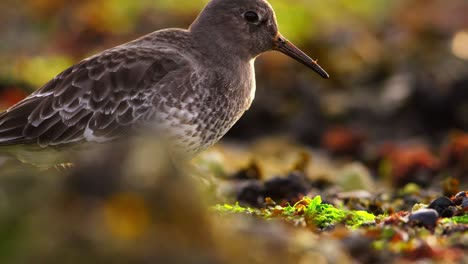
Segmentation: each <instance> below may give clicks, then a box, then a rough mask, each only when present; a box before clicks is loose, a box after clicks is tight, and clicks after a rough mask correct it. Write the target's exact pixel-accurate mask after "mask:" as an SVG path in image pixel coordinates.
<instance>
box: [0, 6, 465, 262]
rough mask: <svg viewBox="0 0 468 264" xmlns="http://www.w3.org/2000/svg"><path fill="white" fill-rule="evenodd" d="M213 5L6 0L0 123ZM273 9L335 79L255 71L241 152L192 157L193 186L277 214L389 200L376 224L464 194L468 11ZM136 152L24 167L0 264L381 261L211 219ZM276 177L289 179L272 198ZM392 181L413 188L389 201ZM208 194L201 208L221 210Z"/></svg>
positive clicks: (5, 183)
mask: <svg viewBox="0 0 468 264" xmlns="http://www.w3.org/2000/svg"><path fill="white" fill-rule="evenodd" d="M206 2H207V1H206V0H139V1H134V0H81V1H67V0H1V1H0V62H1V63H0V110H4V109H6V108H8V107H9V106H11V105H13V104H14V103H16V102H18V101H20V100H21V99H22V98H24V97H25V96H27V95H28V94H29V93H31V92H32V91H34V90H35V89H38V88H40V87H41V86H42V85H43V84H44V83H46V82H47V81H48V80H50V79H51V78H53V77H54V76H55V75H57V74H58V73H60V72H61V71H62V70H64V69H65V68H67V67H68V66H70V65H72V64H74V63H76V62H78V61H80V60H82V59H84V58H86V57H88V56H90V55H93V54H95V53H97V52H100V51H102V50H105V49H107V48H110V47H113V46H115V45H119V44H122V43H125V42H127V41H130V40H133V39H135V38H137V37H140V36H142V35H144V34H147V33H150V32H152V31H155V30H159V29H163V28H168V27H182V28H187V27H188V26H189V25H190V23H191V22H192V21H193V20H194V19H195V17H196V16H197V14H198V12H199V11H200V10H201V9H202V8H203V6H204V5H205V4H206ZM270 2H271V3H272V5H273V7H274V8H275V10H276V12H277V17H278V22H279V25H280V30H281V32H282V34H283V35H284V36H285V37H287V38H288V39H290V40H291V41H292V42H294V43H295V44H296V45H297V46H299V47H300V48H301V49H303V50H304V51H305V52H306V53H308V54H309V55H310V56H311V57H313V58H314V59H318V60H319V63H320V65H321V66H323V67H324V68H325V69H326V70H327V71H328V73H330V75H331V79H329V80H323V79H322V78H320V76H318V75H317V74H315V73H314V72H312V71H310V70H309V69H307V68H306V67H304V66H302V65H301V64H299V63H297V62H295V61H293V60H292V59H290V58H287V57H286V56H284V55H282V54H279V53H275V52H271V53H268V54H265V55H263V56H261V57H260V58H259V59H258V60H257V62H256V71H257V94H256V99H255V101H254V103H253V105H252V107H251V109H250V110H249V111H248V112H247V113H246V114H245V115H244V116H243V118H242V119H241V120H240V122H239V123H237V124H236V125H235V127H234V128H233V129H232V130H231V131H230V132H229V134H228V135H227V136H226V137H225V138H224V139H223V141H224V142H234V144H224V145H223V144H222V145H221V147H220V149H223V148H226V149H228V150H227V151H225V152H226V153H224V155H225V157H224V159H222V158H219V157H220V155H218V154H219V153H217V152H216V151H218V149H216V148H215V150H212V151H213V152H210V151H208V152H205V153H204V155H205V156H204V157H202V158H201V159H200V160H195V163H196V165H198V166H197V168H198V174H200V175H198V174H197V172H195V174H196V175H195V176H196V177H193V178H195V179H196V180H200V179H202V180H201V181H202V182H203V184H205V181H204V180H205V179H206V178H207V175H208V176H210V175H212V174H213V175H215V176H219V175H221V176H222V177H219V178H222V179H223V180H226V179H227V181H228V182H229V183H230V184H231V185H234V188H233V189H234V191H232V193H235V192H237V193H236V195H234V196H235V198H233V199H231V200H229V201H230V202H233V201H240V202H241V203H247V204H250V205H253V206H259V205H258V204H256V202H258V201H260V202H262V203H263V201H264V198H266V197H264V196H262V195H263V193H260V191H259V190H262V192H263V190H264V189H265V190H268V191H269V192H268V197H274V195H272V194H270V193H274V192H275V191H278V192H279V193H280V194H281V195H280V196H279V197H278V199H276V200H277V201H278V202H280V201H283V198H288V197H290V194H291V193H292V194H293V196H291V197H294V198H296V196H295V195H304V194H308V195H310V196H314V195H317V194H321V195H322V196H323V197H325V198H327V201H328V202H330V203H332V201H335V200H336V199H337V198H336V195H337V194H340V192H339V191H340V190H342V191H343V190H344V191H349V190H356V189H359V190H366V191H367V192H369V194H368V197H371V198H369V200H371V201H373V202H372V203H367V205H366V206H364V205H362V204H359V205H358V206H357V208H361V209H362V208H364V209H365V210H367V211H370V212H373V213H374V212H376V211H377V210H375V208H374V209H371V208H372V206H373V205H374V202H375V201H378V202H379V203H382V204H383V205H376V206H374V207H377V208H379V210H380V211H379V212H376V214H381V213H382V212H385V213H388V214H391V213H392V212H398V211H400V210H410V209H411V208H412V206H413V205H414V204H416V203H426V204H428V203H429V202H430V201H431V200H432V199H434V198H436V197H437V195H440V194H442V193H443V194H444V195H446V196H448V197H450V196H452V195H454V194H456V193H457V192H459V191H461V190H466V187H467V186H468V16H467V15H466V14H468V1H467V0H450V1H444V0H328V1H323V0H295V1H286V0H271V1H270ZM278 136H279V137H278ZM263 138H267V139H263ZM279 138H281V140H279ZM283 138H288V139H289V141H287V142H286V144H284V141H282V139H283ZM260 139H262V140H260ZM291 142H295V143H298V144H297V145H299V146H300V149H299V150H298V148H296V146H297V145H295V144H292V143H291ZM127 143H128V142H127ZM127 143H125V142H124V143H123V144H124V145H122V146H120V147H118V148H116V149H106V150H105V151H104V152H102V153H97V154H95V155H92V156H89V157H85V160H84V162H83V164H80V165H79V166H77V168H75V169H73V170H71V171H67V174H68V176H67V177H63V175H62V173H61V172H60V171H58V170H55V169H49V170H40V171H38V169H37V168H32V167H31V166H29V165H25V164H17V163H14V166H10V167H6V166H3V167H1V169H0V262H2V263H31V262H44V263H63V262H64V261H63V260H64V259H65V260H67V261H65V262H66V263H83V262H85V261H88V262H89V259H94V260H96V261H95V262H91V263H109V262H112V263H158V261H159V262H160V263H188V261H189V260H190V261H191V263H220V262H219V260H220V256H225V258H226V259H227V260H229V261H227V262H224V263H262V262H259V261H258V260H259V259H260V260H261V259H263V260H264V262H265V263H311V262H312V261H318V260H323V258H327V260H328V263H353V262H346V261H348V260H349V257H347V256H344V257H343V256H342V255H343V254H344V253H343V252H344V251H343V250H344V249H349V250H348V251H349V252H351V253H353V254H351V253H350V254H351V255H355V257H356V258H360V257H362V256H368V255H371V257H375V254H374V253H372V254H369V252H373V251H372V250H371V249H372V246H371V243H372V242H373V241H374V240H375V237H374V236H369V238H368V240H366V239H364V240H359V241H361V242H362V241H364V242H365V243H367V242H369V243H368V244H365V245H363V244H362V243H356V239H360V238H359V237H356V239H350V240H349V243H345V245H344V246H343V244H340V243H342V242H343V241H345V242H346V239H344V240H343V233H342V231H340V229H337V230H338V231H337V234H336V235H335V238H334V240H333V239H331V237H329V236H321V237H318V236H316V235H315V234H313V233H310V232H303V231H304V230H303V229H294V230H293V229H291V228H290V226H287V227H285V226H282V225H279V224H278V222H273V221H271V222H267V223H268V224H267V223H266V222H257V221H254V220H252V219H250V218H248V219H244V218H242V219H241V218H234V219H230V218H226V217H224V216H223V217H220V219H217V218H215V219H213V213H212V211H208V210H206V208H207V206H206V205H205V204H204V202H201V201H200V200H203V201H204V200H205V199H200V196H201V195H200V194H199V193H198V192H197V191H196V188H195V187H194V184H193V182H192V181H189V180H188V179H187V178H185V177H177V176H178V174H179V173H180V172H179V171H178V170H174V168H173V167H172V166H168V164H166V163H165V162H164V161H165V158H167V155H165V154H166V153H159V151H161V150H160V148H159V146H160V145H158V144H157V142H156V143H153V142H152V140H147V141H145V140H143V142H137V143H138V144H134V145H131V146H127V145H125V144H127ZM232 145H235V146H240V145H247V146H248V147H249V148H248V149H249V150H248V151H245V149H244V150H243V151H240V152H236V151H235V150H232V149H230V147H232ZM252 145H256V146H253V147H251V146H252ZM272 145H275V146H276V147H273V148H272V147H271V146H272ZM265 146H266V147H265ZM304 146H306V147H307V151H308V150H310V148H313V149H314V152H313V153H312V154H310V153H309V152H307V151H306V152H304V151H303V147H304ZM317 150H318V151H317ZM230 151H231V152H230ZM262 151H263V152H262ZM221 152H222V151H221ZM246 152H248V153H246ZM280 152H281V153H284V152H287V153H286V154H284V155H277V153H280ZM316 152H320V153H319V154H322V153H326V154H329V155H326V156H327V158H329V159H332V160H333V161H338V162H337V163H331V162H328V163H327V162H325V161H324V160H322V159H321V156H320V155H316V154H317V153H316ZM202 156H203V155H202ZM221 156H222V155H221ZM271 156H273V158H272V157H271ZM232 157H235V158H232ZM291 160H292V162H289V163H288V162H287V161H291ZM343 160H344V161H345V162H342V161H343ZM2 162H3V161H2ZM160 163H161V164H163V165H161V164H160ZM241 163H242V164H241ZM239 164H241V165H239ZM247 164H250V165H248V166H246V165H247ZM265 164H266V165H265ZM290 164H293V165H290ZM343 164H344V166H342V165H343ZM165 166H168V167H167V168H166V167H165ZM280 166H282V167H286V169H285V170H280V169H277V168H276V167H280ZM278 171H280V173H278ZM298 174H299V175H300V176H301V175H302V176H304V177H303V178H304V179H303V178H301V177H298V176H297V175H298ZM38 175H39V177H37V176H38ZM252 175H253V176H252ZM355 175H357V176H359V177H358V178H355V177H354V176H355ZM192 176H193V175H192ZM272 176H283V178H285V180H283V178H273V179H272V180H271V181H270V182H269V183H268V182H267V184H265V185H262V184H263V181H264V180H268V178H271V177H272ZM285 176H287V177H285ZM316 176H317V177H316ZM223 177H224V178H223ZM320 177H322V178H325V180H323V179H321V178H320ZM213 178H214V177H213ZM305 179H307V181H306V180H305ZM348 179H349V180H348ZM210 180H211V181H213V182H215V184H213V185H215V187H212V186H210V187H209V188H207V187H206V186H205V185H203V188H202V189H203V190H204V192H206V190H207V189H208V191H209V192H211V191H212V192H214V193H215V192H216V193H217V194H219V193H221V194H223V195H220V196H221V197H222V198H221V199H222V200H224V198H225V197H226V196H227V195H224V194H225V193H227V191H226V190H224V193H223V190H222V189H223V188H224V187H225V186H224V185H223V184H220V183H218V181H215V180H212V179H210ZM210 180H206V182H210ZM382 180H383V181H382ZM385 180H386V182H385ZM383 182H385V183H391V184H389V185H391V186H394V187H402V186H405V187H407V188H404V190H405V192H403V194H401V193H402V192H399V191H398V190H395V192H393V191H390V190H387V191H385V192H383V194H382V195H381V196H380V194H379V193H378V191H376V190H378V189H380V188H382V186H383V185H385V184H384V183H383ZM223 183H224V182H223ZM408 183H416V184H418V185H416V187H415V185H411V184H408ZM217 184H219V186H221V187H219V186H217ZM336 184H338V185H340V188H341V189H336V188H335V185H336ZM356 184H357V185H356ZM206 185H209V184H206ZM239 186H240V187H239ZM285 186H286V187H285ZM298 186H299V187H298ZM303 186H306V187H304V188H303ZM356 186H357V187H356ZM408 186H409V187H408ZM419 186H421V187H422V188H421V189H420V187H419ZM231 188H232V187H231ZM463 188H465V189H463ZM220 189H221V191H220ZM225 189H227V188H225ZM270 189H272V190H270ZM238 190H240V191H238ZM415 190H416V191H415ZM434 190H436V192H434ZM259 193H260V194H259ZM370 193H372V196H371V194H370ZM374 193H375V196H373V195H374ZM407 193H409V195H407ZM434 193H435V194H434ZM283 194H284V195H283ZM348 195H351V194H348ZM351 196H352V195H351ZM358 196H359V195H358ZM38 197H40V198H38ZM209 197H210V198H208V199H209V202H208V204H210V205H212V204H215V203H218V202H219V200H216V199H213V198H212V197H211V196H209ZM252 197H253V198H252ZM343 197H345V196H343ZM346 197H347V196H346ZM366 197H367V196H366ZM382 197H384V198H382ZM385 197H386V198H385ZM421 197H422V198H421ZM231 198H232V197H231ZM333 199H335V200H333ZM252 200H253V201H254V202H250V201H252ZM338 200H339V199H338ZM348 200H349V201H351V202H349V203H350V204H352V203H353V200H352V199H348ZM340 201H341V200H340ZM381 201H384V202H381ZM393 201H395V202H393ZM389 202H392V205H387V203H389ZM337 203H338V204H345V205H346V206H348V208H352V209H354V208H356V207H353V206H354V205H353V206H350V205H349V204H348V203H341V202H337ZM379 203H377V202H376V204H379ZM260 205H261V204H260ZM465 206H466V205H465ZM361 209H360V210H361ZM436 220H437V219H436ZM194 227H196V228H194ZM460 230H461V232H466V229H463V230H462V229H460ZM464 230H465V231H464ZM308 231H310V230H308ZM439 233H440V234H442V232H439ZM443 234H444V236H445V234H446V233H445V232H444V233H443ZM417 239H418V241H419V239H420V237H417ZM432 240H434V239H432ZM291 241H293V242H294V243H292V242H291ZM298 241H299V242H298ZM359 241H358V242H359ZM437 241H439V240H437ZM454 241H455V240H454ZM454 243H455V242H454ZM460 244H461V243H460ZM226 245H234V246H231V247H226ZM288 245H293V246H289V247H288ZM340 245H341V246H340ZM311 248H312V251H311ZM350 248H351V249H350ZM354 248H356V249H358V248H359V250H357V251H355V252H354V251H353V249H354ZM290 249H293V250H290ZM465 249H466V247H465ZM217 251H219V252H221V253H219V254H218V253H217ZM306 251H307V252H309V254H308V255H307V254H306V255H304V254H303V252H306ZM465 251H466V250H465ZM84 252H86V253H85V254H84ZM245 252H249V253H255V254H253V256H251V254H246V253H245ZM272 252H275V253H274V254H272ZM291 252H293V253H291ZM424 252H426V251H424ZM437 252H439V251H437ZM461 252H462V253H463V252H464V251H463V249H462V251H461ZM291 254H293V256H291ZM309 255H310V256H309ZM195 256H196V257H197V258H195V259H194V257H195ZM444 256H445V255H440V258H441V259H442V262H441V263H446V262H444V261H445V260H446V258H445V257H444ZM291 257H293V260H294V261H293V260H292V259H291ZM318 257H320V258H318ZM382 257H383V258H387V257H388V255H387V254H386V253H385V252H384V254H383V255H382ZM330 258H333V259H334V260H333V259H331V260H330ZM343 258H344V259H343ZM302 259H305V260H304V261H303V262H299V261H298V260H302ZM13 260H16V262H15V261H13ZM99 260H102V261H101V262H100V261H99ZM130 260H133V261H130ZM135 260H137V261H136V262H135ZM155 260H156V261H155ZM170 260H172V261H170ZM344 260H346V261H344ZM370 260H373V261H371V262H369V263H380V262H379V261H378V260H375V259H374V258H370ZM267 261H270V262H267ZM319 262H320V261H319ZM320 263H326V262H323V261H322V262H320ZM363 263H365V262H363Z"/></svg>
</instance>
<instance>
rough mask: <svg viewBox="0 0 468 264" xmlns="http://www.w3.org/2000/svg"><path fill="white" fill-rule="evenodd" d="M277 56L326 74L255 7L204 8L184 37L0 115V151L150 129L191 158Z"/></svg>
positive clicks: (247, 3)
mask: <svg viewBox="0 0 468 264" xmlns="http://www.w3.org/2000/svg"><path fill="white" fill-rule="evenodd" d="M274 49H276V50H279V51H281V52H283V53H286V54H287V55H289V56H291V57H293V58H294V59H296V60H299V61H300V62H302V63H304V64H305V65H307V66H308V67H310V68H312V69H314V70H315V71H316V72H318V73H319V74H320V75H322V76H323V77H328V75H327V74H326V73H325V72H324V71H323V70H322V69H321V68H320V66H318V65H317V64H316V63H315V62H314V61H313V60H311V59H310V58H309V57H307V56H306V55H305V54H304V53H302V52H301V51H300V50H298V49H297V48H296V47H294V46H293V45H292V44H291V43H290V42H288V41H287V40H286V39H284V38H283V37H282V36H281V35H280V34H279V33H278V28H277V24H276V18H275V15H274V12H273V10H272V8H271V6H270V5H269V4H268V3H267V2H266V1H264V0H212V1H211V2H210V3H209V4H208V5H207V7H206V8H205V9H204V10H203V12H202V13H201V14H200V16H199V17H198V18H197V20H196V21H195V22H194V23H193V24H192V25H191V27H190V29H189V30H182V29H166V30H161V31H156V32H153V33H151V34H149V35H147V36H144V37H142V38H140V39H137V40H134V41H132V42H129V43H126V44H123V45H120V46H117V47H115V48H112V49H109V50H106V51H103V52H101V53H99V54H97V55H95V56H92V57H90V58H88V59H85V60H83V61H81V62H79V63H78V64H76V65H74V66H72V67H70V68H68V69H67V70H65V71H64V72H62V73H60V74H59V75H58V76H57V77H55V78H54V79H53V80H51V81H49V82H48V83H47V84H45V85H44V86H43V87H42V88H40V89H39V90H37V91H36V92H34V93H33V94H31V95H30V96H28V97H27V98H26V99H24V100H23V101H21V102H20V103H18V104H16V105H15V106H13V107H11V108H10V109H8V110H7V111H5V112H4V113H2V114H0V145H11V144H24V143H32V144H38V145H40V146H41V147H47V146H63V145H68V144H74V143H82V142H97V143H101V142H107V141H110V140H114V139H117V138H119V137H121V136H123V135H125V134H126V133H128V132H130V131H133V130H135V129H155V130H157V131H159V132H160V133H163V135H165V136H168V137H169V138H170V139H171V140H172V142H173V143H174V145H175V146H176V147H177V148H180V149H182V150H183V151H184V152H189V153H197V152H199V151H201V150H203V149H206V148H207V147H209V146H211V145H212V144H214V143H215V142H217V141H218V140H219V139H220V138H221V137H222V136H223V135H224V134H225V133H226V132H227V131H228V130H229V129H230V128H231V127H232V126H233V125H234V123H235V122H236V121H237V120H238V119H239V118H240V117H241V115H242V114H243V113H244V112H245V111H246V110H247V109H248V108H249V107H250V104H251V102H252V100H253V97H254V93H255V73H254V68H253V62H254V59H255V58H256V57H257V56H258V55H260V54H261V53H263V52H265V51H268V50H274Z"/></svg>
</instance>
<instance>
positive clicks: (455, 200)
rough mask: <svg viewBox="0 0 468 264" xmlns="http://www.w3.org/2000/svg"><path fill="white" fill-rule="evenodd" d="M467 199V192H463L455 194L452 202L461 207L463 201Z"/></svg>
mask: <svg viewBox="0 0 468 264" xmlns="http://www.w3.org/2000/svg"><path fill="white" fill-rule="evenodd" d="M466 197H468V195H467V194H466V192H465V191H463V192H459V193H457V194H455V195H454V196H453V197H452V199H451V200H452V202H453V203H454V204H455V205H461V204H462V202H463V199H464V198H466Z"/></svg>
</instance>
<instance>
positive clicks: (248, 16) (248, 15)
mask: <svg viewBox="0 0 468 264" xmlns="http://www.w3.org/2000/svg"><path fill="white" fill-rule="evenodd" d="M244 18H245V20H247V22H249V23H257V22H258V21H259V20H260V18H259V17H258V14H257V13H255V12H253V11H248V12H245V14H244Z"/></svg>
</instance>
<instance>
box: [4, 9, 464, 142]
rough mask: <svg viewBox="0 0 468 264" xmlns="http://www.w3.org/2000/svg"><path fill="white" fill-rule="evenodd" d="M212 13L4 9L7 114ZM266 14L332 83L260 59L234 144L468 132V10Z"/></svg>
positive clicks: (291, 64)
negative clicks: (91, 62)
mask: <svg viewBox="0 0 468 264" xmlns="http://www.w3.org/2000/svg"><path fill="white" fill-rule="evenodd" d="M206 2H207V1H206V0H203V1H191V0H190V1H189V0H158V1H154V0H140V1H131V0H93V1H65V0H21V1H12V0H3V1H1V3H0V10H1V11H0V60H1V61H2V63H1V65H0V108H1V109H5V108H7V107H8V106H10V105H12V104H14V103H15V102H17V101H18V100H20V99H22V98H23V97H24V96H25V95H27V94H29V93H30V92H32V91H33V90H34V89H37V88H39V87H41V86H42V85H43V84H44V83H45V82H46V81H48V80H49V79H51V78H52V77H54V76H55V75H56V74H58V73H59V72H61V71H62V70H64V69H65V68H66V67H67V66H70V65H72V64H74V63H76V62H78V61H79V60H81V59H83V58H85V57H87V56H90V55H92V54H94V53H97V52H99V51H102V50H104V49H107V48H110V47H112V46H115V45H118V44H121V43H124V42H127V41H129V40H132V39H134V38H137V37H139V36H141V35H144V34H147V33H150V32H152V31H155V30H158V29H162V28H168V27H182V28H187V27H188V26H189V25H190V23H191V22H192V21H193V20H194V18H195V17H196V15H197V14H198V12H199V11H200V10H201V8H202V7H203V6H204V4H206ZM271 3H272V5H273V6H274V8H275V10H276V12H277V16H278V20H279V24H280V30H281V31H282V33H283V35H285V36H286V37H287V38H289V39H290V40H291V41H293V42H294V43H296V44H297V45H298V46H300V47H301V48H302V49H303V50H305V51H306V53H308V54H310V55H311V57H313V58H317V59H319V62H320V64H321V65H322V66H323V67H324V68H325V69H326V70H327V71H328V72H329V73H330V74H331V76H332V78H331V79H330V80H322V79H321V78H319V77H318V76H317V75H315V74H314V73H313V72H311V71H309V70H308V69H306V68H305V67H303V66H302V65H300V64H298V63H297V62H295V61H293V60H291V59H289V58H287V57H285V56H284V55H282V54H277V53H273V52H272V53H269V54H266V55H264V56H261V57H260V58H259V59H258V61H257V79H258V80H257V86H258V91H257V96H256V100H255V101H254V104H253V106H252V108H251V110H250V111H248V112H247V114H246V115H245V116H244V118H242V120H241V121H240V122H239V123H238V124H237V125H236V126H235V127H234V128H233V129H232V131H231V132H230V133H229V135H228V138H231V139H236V140H239V139H240V140H251V139H254V138H257V137H259V136H269V135H276V134H278V133H281V134H287V135H289V136H290V137H292V138H293V139H296V140H299V141H300V142H302V143H306V144H308V145H311V146H324V145H325V146H328V147H333V146H332V145H333V143H336V142H334V140H333V139H335V138H336V135H337V134H340V133H341V135H345V134H346V135H345V136H350V134H351V137H353V136H354V137H356V136H358V137H364V138H366V139H367V140H370V141H372V142H381V141H386V140H389V139H392V140H395V139H399V140H400V139H401V140H417V141H420V140H423V141H425V142H429V143H430V144H436V145H437V144H440V143H441V142H442V141H444V140H446V137H447V135H448V133H450V132H451V131H454V130H465V131H466V130H467V129H468V16H466V14H467V12H468V2H466V1H465V0H452V1H450V2H447V1H442V0H427V1H426V0H424V1H423V0H394V1H390V0H360V1H357V0H333V1H318V0H297V1H293V2H291V1H282V0H272V1H271ZM356 134H357V135H356ZM338 138H342V137H340V136H338ZM330 141H331V142H330Z"/></svg>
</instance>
